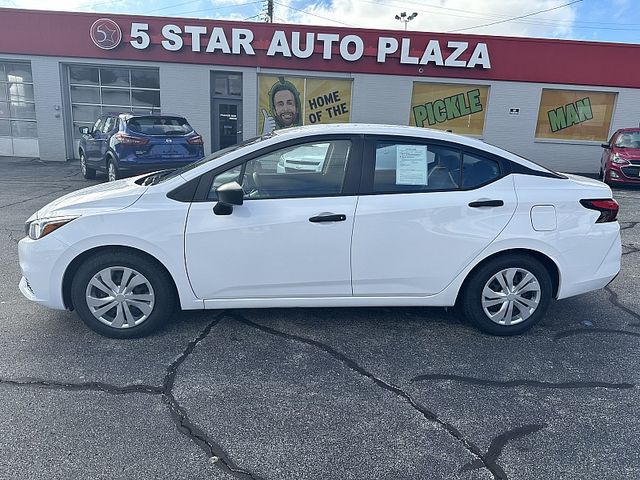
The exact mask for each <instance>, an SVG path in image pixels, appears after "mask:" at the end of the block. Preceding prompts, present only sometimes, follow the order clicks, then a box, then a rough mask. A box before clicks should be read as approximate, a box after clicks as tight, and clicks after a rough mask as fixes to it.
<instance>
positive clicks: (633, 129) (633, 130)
mask: <svg viewBox="0 0 640 480" xmlns="http://www.w3.org/2000/svg"><path fill="white" fill-rule="evenodd" d="M638 132H640V128H637V127H629V128H619V129H618V130H616V133H638Z"/></svg>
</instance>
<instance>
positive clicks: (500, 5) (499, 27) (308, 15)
mask: <svg viewBox="0 0 640 480" xmlns="http://www.w3.org/2000/svg"><path fill="white" fill-rule="evenodd" d="M278 4H280V5H276V8H275V17H276V19H277V20H278V21H284V22H286V23H302V24H314V25H334V26H344V24H348V25H351V26H354V27H360V28H376V29H397V30H403V29H404V24H403V23H402V22H400V21H398V20H396V19H395V16H396V15H398V14H399V13H400V12H403V11H405V12H407V14H408V15H409V14H411V13H413V12H417V13H418V16H417V17H416V18H415V19H414V20H412V21H411V22H409V23H408V25H407V27H408V29H409V30H417V31H426V32H448V31H453V30H458V29H462V28H468V27H474V26H477V25H483V24H488V23H493V22H498V21H500V20H504V19H507V18H511V17H516V16H520V15H524V14H527V13H532V12H537V11H540V10H545V9H548V8H553V7H556V6H558V5H559V2H558V0H513V1H509V2H505V1H504V0H484V1H483V2H478V1H477V0H431V1H430V3H429V4H427V5H425V4H422V3H418V2H415V1H400V0H390V1H387V2H384V4H383V3H382V2H380V1H375V0H330V1H328V2H324V3H316V4H309V5H307V6H306V7H305V6H304V5H303V4H301V3H300V2H295V1H292V0H280V1H278ZM283 4H284V5H287V6H282V5H283ZM289 7H293V8H296V9H300V10H304V12H305V13H302V12H299V11H296V10H293V9H292V8H289ZM576 8H577V7H576V6H569V7H565V8H560V9H557V10H552V11H550V12H545V13H542V14H539V15H535V16H532V17H529V18H525V19H522V20H519V21H511V22H505V23H499V24H496V25H492V26H486V27H481V28H474V29H472V30H468V32H469V33H475V34H489V35H512V36H523V37H557V38H566V37H568V36H570V34H571V33H572V25H573V22H574V21H575V17H576ZM330 20H334V22H332V21H330Z"/></svg>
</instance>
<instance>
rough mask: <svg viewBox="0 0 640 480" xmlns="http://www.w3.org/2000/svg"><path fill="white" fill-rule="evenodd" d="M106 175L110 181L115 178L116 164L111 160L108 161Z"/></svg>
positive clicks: (113, 180)
mask: <svg viewBox="0 0 640 480" xmlns="http://www.w3.org/2000/svg"><path fill="white" fill-rule="evenodd" d="M108 176H109V181H110V182H115V181H116V180H117V175H116V166H115V165H114V164H113V162H109V169H108Z"/></svg>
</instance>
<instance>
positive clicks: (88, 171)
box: [80, 150, 96, 180]
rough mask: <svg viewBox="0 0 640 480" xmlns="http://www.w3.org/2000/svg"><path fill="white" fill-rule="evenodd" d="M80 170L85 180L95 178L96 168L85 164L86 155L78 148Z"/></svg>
mask: <svg viewBox="0 0 640 480" xmlns="http://www.w3.org/2000/svg"><path fill="white" fill-rule="evenodd" d="M80 172H81V173H82V176H83V177H84V178H86V179H87V180H93V179H94V178H96V170H95V169H94V168H89V167H88V166H87V157H86V156H85V154H84V152H83V151H82V150H80Z"/></svg>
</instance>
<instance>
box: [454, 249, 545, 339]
mask: <svg viewBox="0 0 640 480" xmlns="http://www.w3.org/2000/svg"><path fill="white" fill-rule="evenodd" d="M499 279H501V280H502V282H503V283H504V285H505V286H506V287H507V289H509V286H510V285H511V287H512V289H513V291H512V293H507V291H505V289H504V287H503V286H502V284H501V283H500V281H499ZM522 282H526V283H522ZM485 288H486V290H485ZM518 288H524V289H525V291H523V292H521V293H518ZM552 288H553V287H552V283H551V276H550V275H549V272H548V271H547V269H546V267H545V266H544V265H543V264H542V263H540V262H539V261H538V260H536V259H535V258H533V257H530V256H528V255H521V254H511V255H505V256H502V257H497V258H495V259H493V260H490V261H489V262H487V263H486V264H484V265H482V266H481V267H480V268H479V269H478V270H476V271H475V272H473V273H472V276H471V277H470V278H469V281H468V282H467V284H466V289H465V291H464V292H462V294H463V297H462V310H463V312H464V314H465V316H466V317H467V319H468V320H469V321H470V322H471V323H473V324H474V325H475V326H476V327H477V328H478V329H479V330H481V331H483V332H485V333H489V334H491V335H501V336H502V335H518V334H520V333H523V332H525V331H527V330H529V329H530V328H531V327H533V326H534V325H535V324H536V323H538V322H539V321H540V320H541V319H542V317H543V316H544V314H545V313H546V311H547V308H548V307H549V303H550V301H551V291H552ZM503 295H504V296H505V298H504V299H502V296H503ZM506 295H510V298H509V299H508V298H506ZM525 303H526V304H525ZM510 308H511V310H509V309H510ZM509 313H510V314H509ZM490 315H493V317H494V318H493V319H492V318H491V316H490Z"/></svg>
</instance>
